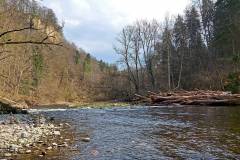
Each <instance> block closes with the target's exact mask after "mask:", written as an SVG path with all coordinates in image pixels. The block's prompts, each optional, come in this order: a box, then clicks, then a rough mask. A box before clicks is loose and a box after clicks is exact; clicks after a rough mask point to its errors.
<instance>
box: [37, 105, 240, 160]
mask: <svg viewBox="0 0 240 160" xmlns="http://www.w3.org/2000/svg"><path fill="white" fill-rule="evenodd" d="M41 112H42V113H44V114H46V115H48V116H51V117H55V119H56V120H57V121H61V122H67V123H69V124H70V125H71V126H72V127H73V128H75V132H76V135H77V137H76V142H75V144H74V146H73V147H74V148H75V149H76V150H77V151H74V152H68V153H64V152H61V153H62V154H61V153H59V155H57V156H56V155H55V156H54V157H49V156H47V157H46V158H45V159H69V160H78V159H83V160H91V159H100V160H108V159H109V160H113V159H114V160H118V159H121V160H122V159H124V160H128V159H149V160H150V159H151V160H152V159H156V160H157V159H164V160H167V159H240V107H189V106H188V107H129V108H113V109H74V110H50V111H48V110H42V111H41ZM82 137H90V139H91V140H90V142H83V141H81V138H82Z"/></svg>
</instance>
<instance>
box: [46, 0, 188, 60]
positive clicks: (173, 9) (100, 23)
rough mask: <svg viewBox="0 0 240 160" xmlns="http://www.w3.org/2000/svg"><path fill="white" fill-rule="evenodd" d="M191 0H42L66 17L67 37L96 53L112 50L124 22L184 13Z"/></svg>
mask: <svg viewBox="0 0 240 160" xmlns="http://www.w3.org/2000/svg"><path fill="white" fill-rule="evenodd" d="M189 1H190V0H43V2H42V3H43V4H44V5H45V6H47V7H49V8H52V9H53V10H54V11H55V13H56V15H57V17H58V18H59V20H60V21H62V20H64V21H65V30H64V32H65V33H66V35H67V36H68V35H71V36H69V37H67V38H68V39H70V40H72V41H75V42H76V43H78V44H79V45H80V47H83V48H84V47H85V49H86V50H88V51H89V52H90V51H91V53H92V54H93V55H99V54H103V53H104V54H112V53H113V50H112V49H111V47H109V46H112V43H113V41H114V38H115V35H116V34H117V33H118V32H119V31H120V29H121V28H122V27H123V26H125V25H127V24H129V23H132V22H134V21H136V20H137V19H157V20H159V21H163V19H164V16H165V15H166V14H167V13H169V14H170V15H172V14H178V13H182V12H183V10H184V9H185V7H186V6H187V4H188V3H189ZM76 32H78V34H76ZM86 32H87V33H88V34H89V38H88V36H87V35H86ZM81 35H84V36H81ZM105 35H108V36H105ZM83 38H84V39H83ZM80 42H82V43H83V44H82V45H81V43H80ZM106 46H107V47H106ZM99 52H101V53H99ZM107 60H108V59H107Z"/></svg>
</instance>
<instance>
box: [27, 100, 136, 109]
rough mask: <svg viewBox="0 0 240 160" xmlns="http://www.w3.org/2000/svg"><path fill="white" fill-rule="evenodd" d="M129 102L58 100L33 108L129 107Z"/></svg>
mask: <svg viewBox="0 0 240 160" xmlns="http://www.w3.org/2000/svg"><path fill="white" fill-rule="evenodd" d="M130 105H131V103H129V102H114V101H103V102H75V103H71V102H58V103H48V104H38V105H36V106H33V107H31V108H34V109H38V108H66V109H67V108H88V109H90V108H93V109H104V108H113V107H127V106H130Z"/></svg>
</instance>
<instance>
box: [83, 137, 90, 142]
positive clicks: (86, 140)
mask: <svg viewBox="0 0 240 160" xmlns="http://www.w3.org/2000/svg"><path fill="white" fill-rule="evenodd" d="M81 140H82V141H83V142H90V140H91V139H90V138H89V137H85V138H82V139H81Z"/></svg>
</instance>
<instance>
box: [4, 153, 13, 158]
mask: <svg viewBox="0 0 240 160" xmlns="http://www.w3.org/2000/svg"><path fill="white" fill-rule="evenodd" d="M11 156H12V154H11V153H5V154H4V157H11Z"/></svg>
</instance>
